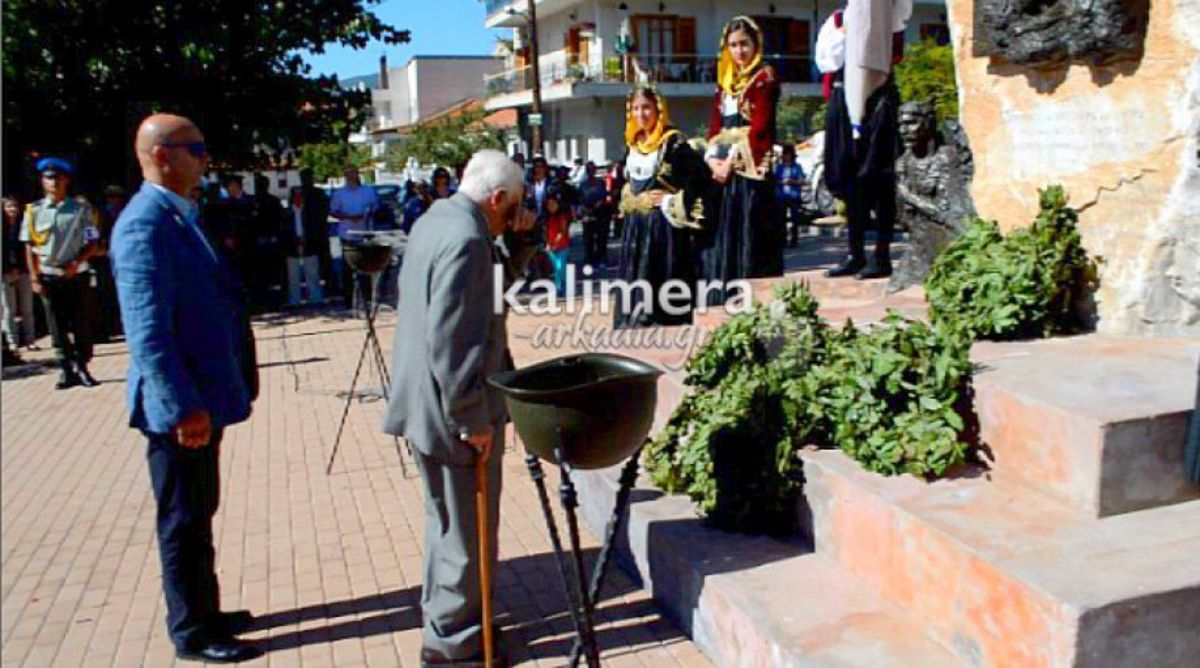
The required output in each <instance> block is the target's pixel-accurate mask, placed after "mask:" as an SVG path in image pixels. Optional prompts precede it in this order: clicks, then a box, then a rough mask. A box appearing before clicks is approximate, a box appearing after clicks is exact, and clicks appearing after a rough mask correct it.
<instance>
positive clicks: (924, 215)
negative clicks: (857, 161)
mask: <svg viewBox="0 0 1200 668" xmlns="http://www.w3.org/2000/svg"><path fill="white" fill-rule="evenodd" d="M899 125H900V137H901V139H902V141H903V142H904V154H903V155H901V156H900V158H898V159H897V160H896V214H897V219H898V221H897V222H899V223H900V224H901V225H902V226H904V227H906V228H907V229H908V233H909V243H908V250H907V251H905V253H904V257H903V258H902V259H901V261H900V264H899V266H898V267H897V268H896V273H895V274H893V275H892V279H891V281H889V282H888V291H889V292H897V291H899V290H903V289H904V288H907V287H910V286H913V285H920V284H921V283H923V282H924V281H925V277H926V276H928V275H929V268H930V266H931V265H932V264H933V260H934V259H935V258H936V257H937V256H938V254H939V253H941V252H942V250H943V249H945V248H946V246H947V245H949V244H950V242H951V241H953V240H954V238H955V237H957V236H958V235H959V234H961V233H962V231H963V229H965V227H966V222H967V220H969V219H970V218H972V217H974V215H975V208H974V206H973V205H972V204H971V193H970V192H969V190H968V188H969V186H970V179H971V171H972V167H971V157H970V148H969V147H968V146H966V144H965V141H966V138H965V137H956V136H954V135H956V134H957V135H961V134H962V133H961V132H953V130H954V128H951V130H952V132H951V133H950V134H951V137H950V138H949V141H946V140H943V139H942V138H941V137H939V136H938V130H937V116H936V115H935V114H934V111H933V108H932V107H930V106H929V105H928V104H926V103H924V102H905V103H904V104H902V105H900V112H899ZM959 142H963V143H962V144H959Z"/></svg>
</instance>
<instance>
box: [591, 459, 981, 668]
mask: <svg viewBox="0 0 1200 668" xmlns="http://www.w3.org/2000/svg"><path fill="white" fill-rule="evenodd" d="M616 477H617V476H616V470H615V469H610V470H606V471H591V472H584V473H579V474H577V475H576V481H577V484H578V487H579V492H580V494H579V496H580V501H581V503H582V507H581V512H582V514H583V519H584V523H585V525H586V526H587V527H588V528H589V529H590V530H591V531H592V532H593V534H594V535H601V532H602V530H603V526H604V523H605V522H606V521H607V519H608V516H609V514H611V512H612V504H613V499H614V496H615V494H616ZM643 483H644V481H643ZM634 499H635V502H634V503H633V504H632V506H631V509H630V514H629V521H628V523H627V524H626V525H625V530H624V531H622V532H621V534H620V540H619V541H618V543H617V545H618V559H619V560H620V562H621V563H622V565H623V566H625V567H626V568H627V569H628V570H630V572H631V573H632V574H634V575H635V576H636V577H639V578H640V579H641V580H642V583H643V586H644V587H645V588H646V589H647V590H648V591H649V592H651V593H652V594H653V596H654V599H655V602H656V603H657V604H658V605H659V607H660V608H661V609H662V610H663V611H664V612H665V613H666V614H667V615H668V616H670V617H671V618H672V619H674V620H675V621H676V623H678V624H680V625H681V626H682V628H684V629H685V630H686V632H687V633H688V634H689V635H690V636H691V637H692V638H693V640H694V641H695V643H696V644H697V646H699V647H700V648H701V650H702V651H703V652H704V653H705V654H706V655H707V656H708V657H709V658H710V659H711V660H712V661H713V663H714V664H715V665H718V666H723V667H724V666H728V667H736V668H743V667H744V668H800V667H806V668H810V667H828V668H834V667H838V668H852V667H862V668H879V667H880V666H920V667H922V668H937V667H939V666H958V665H961V662H960V661H959V660H958V659H957V658H955V657H954V655H953V654H952V653H950V652H949V651H947V650H946V649H945V648H944V647H942V646H940V645H938V644H937V643H936V642H933V641H932V640H930V639H929V638H927V637H925V636H924V635H922V634H921V632H920V631H919V629H917V628H916V627H914V626H913V625H911V624H910V623H909V622H907V621H906V620H905V619H904V618H903V617H902V616H900V615H897V614H896V612H895V611H894V610H892V609H890V608H889V607H888V606H887V605H886V604H885V603H884V601H883V600H882V599H881V598H880V597H878V596H876V595H873V594H871V593H870V592H869V591H868V590H867V589H865V588H864V587H862V586H861V585H859V584H857V583H856V582H855V580H854V578H852V577H850V576H849V575H847V573H845V572H844V571H841V570H840V569H839V568H837V567H836V566H835V565H834V564H833V563H832V562H830V561H829V560H828V559H826V558H824V557H822V556H819V555H816V554H812V553H810V552H808V550H807V548H806V547H805V546H803V545H801V544H797V543H787V542H783V541H779V540H775V539H771V538H765V537H761V536H758V537H751V536H745V535H739V534H730V533H725V532H721V531H716V530H713V529H709V528H707V527H705V526H704V525H703V524H702V523H701V521H700V520H699V519H698V518H697V517H696V515H695V512H694V511H693V510H692V506H691V503H690V502H689V501H688V500H687V499H685V498H683V497H678V496H663V495H662V494H661V492H658V491H656V490H653V489H651V488H647V487H641V488H639V489H637V490H635V491H634Z"/></svg>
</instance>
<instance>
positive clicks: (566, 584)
mask: <svg viewBox="0 0 1200 668" xmlns="http://www.w3.org/2000/svg"><path fill="white" fill-rule="evenodd" d="M525 466H526V468H528V469H529V476H530V477H531V478H533V484H534V486H535V487H536V488H537V493H538V501H540V502H541V505H542V516H543V517H545V519H546V531H547V532H548V533H549V534H550V546H551V547H553V548H554V557H555V560H556V561H558V573H559V575H561V576H562V582H563V591H565V592H566V594H567V604H568V606H569V607H570V612H571V622H572V623H573V624H574V625H575V634H576V636H577V637H579V636H581V635H582V630H583V620H582V619H581V618H580V616H579V603H578V601H577V600H576V598H575V586H574V584H573V582H572V580H571V573H570V567H569V566H567V555H566V554H565V553H564V552H563V546H562V540H561V539H560V538H559V536H558V524H557V523H556V522H555V521H554V511H553V510H551V508H550V494H549V493H548V492H547V491H546V474H545V472H544V471H542V460H540V459H538V457H537V455H525Z"/></svg>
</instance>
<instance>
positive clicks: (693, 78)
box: [484, 51, 817, 107]
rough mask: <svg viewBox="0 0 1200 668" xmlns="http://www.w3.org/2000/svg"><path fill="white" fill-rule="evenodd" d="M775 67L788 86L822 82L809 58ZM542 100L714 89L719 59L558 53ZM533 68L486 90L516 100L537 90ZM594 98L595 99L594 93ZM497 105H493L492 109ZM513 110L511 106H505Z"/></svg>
mask: <svg viewBox="0 0 1200 668" xmlns="http://www.w3.org/2000/svg"><path fill="white" fill-rule="evenodd" d="M765 60H766V62H768V63H770V64H771V66H772V67H774V68H775V71H776V73H777V74H778V75H779V78H780V80H781V81H782V82H783V83H784V84H811V83H814V82H816V81H817V79H816V75H815V73H814V68H813V63H812V58H810V57H809V56H782V55H773V56H769V57H767V58H766V59H765ZM539 64H540V69H541V71H540V72H539V74H540V75H541V76H540V78H541V83H542V96H543V98H544V99H545V98H547V92H550V96H549V97H551V98H561V97H569V96H570V91H569V90H568V92H567V94H566V95H563V94H562V89H563V87H566V88H567V89H571V88H573V87H575V86H577V85H586V84H599V85H601V86H604V85H613V84H619V85H620V87H619V88H618V87H617V86H613V89H614V90H613V91H612V93H613V94H616V95H624V94H625V90H627V86H628V84H631V83H634V82H635V81H642V80H649V81H652V82H654V83H656V84H708V85H710V86H711V85H712V84H713V83H714V82H715V81H716V72H717V58H716V57H715V56H712V55H701V54H639V55H638V56H637V57H636V58H633V57H631V58H630V59H629V60H628V61H625V60H623V59H621V58H618V57H612V58H608V59H606V60H604V61H603V62H598V61H597V60H596V59H593V60H592V61H591V62H586V63H584V62H577V61H574V60H573V59H571V58H569V57H568V56H567V55H566V54H565V53H563V52H561V51H560V52H558V53H555V54H551V55H549V56H546V57H544V58H542V59H541V61H540V63H539ZM533 81H534V79H533V68H532V67H530V66H526V67H522V68H518V69H512V70H507V71H504V72H499V73H496V74H490V75H487V76H485V77H484V86H485V89H486V91H487V95H488V97H489V101H490V99H491V98H494V97H497V96H512V95H518V94H521V93H526V92H529V91H531V90H532V89H533ZM589 94H595V92H594V91H591V92H590V93H589ZM491 106H492V105H491V104H489V107H491ZM501 106H508V105H501Z"/></svg>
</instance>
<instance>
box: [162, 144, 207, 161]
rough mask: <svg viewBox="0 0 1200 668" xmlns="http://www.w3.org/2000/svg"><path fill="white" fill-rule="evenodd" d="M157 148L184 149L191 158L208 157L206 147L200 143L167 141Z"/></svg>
mask: <svg viewBox="0 0 1200 668" xmlns="http://www.w3.org/2000/svg"><path fill="white" fill-rule="evenodd" d="M159 146H163V147H165V148H182V149H186V150H187V152H188V153H189V154H190V155H191V156H192V157H193V158H203V157H204V156H206V155H208V146H206V145H205V144H204V142H202V141H168V142H163V143H162V144H159Z"/></svg>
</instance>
